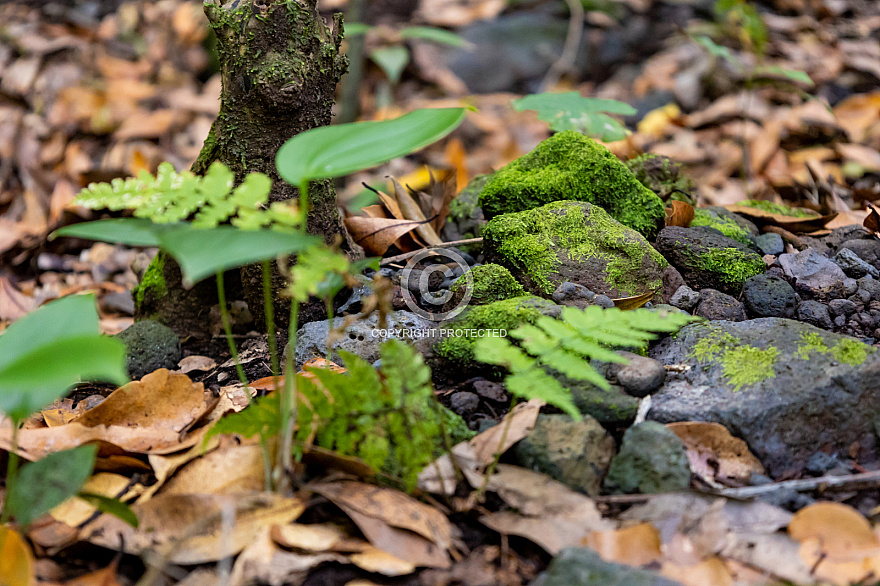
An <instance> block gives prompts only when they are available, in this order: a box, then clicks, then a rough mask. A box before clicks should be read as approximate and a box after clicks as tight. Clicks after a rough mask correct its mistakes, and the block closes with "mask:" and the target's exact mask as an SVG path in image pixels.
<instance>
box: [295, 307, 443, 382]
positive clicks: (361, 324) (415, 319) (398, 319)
mask: <svg viewBox="0 0 880 586" xmlns="http://www.w3.org/2000/svg"><path fill="white" fill-rule="evenodd" d="M344 320H345V318H342V317H337V318H334V320H333V328H334V329H335V328H340V327H342V325H343V324H344V323H345V321H344ZM436 327H437V325H436V324H435V323H434V322H432V321H428V320H426V319H423V318H421V317H419V316H418V315H416V314H414V313H410V312H408V311H395V312H393V313H391V314H390V315H389V316H388V320H387V325H386V326H385V329H379V316H378V315H376V314H375V313H374V314H373V315H371V316H370V317H369V318H368V319H365V320H357V321H355V322H353V323H352V324H350V325H349V326H348V327H346V328H345V331H344V332H343V335H342V336H341V337H340V338H338V339H337V340H336V341H334V342H333V349H332V350H333V351H332V356H331V357H329V358H330V360H333V361H334V362H338V361H339V354H338V353H337V352H338V351H339V350H345V351H347V352H351V353H353V354H357V355H358V356H360V357H361V358H363V359H364V360H366V361H367V362H370V363H372V362H375V361H376V360H378V359H379V345H380V344H381V343H382V342H384V341H385V340H387V339H388V335H387V334H389V332H390V331H391V330H398V335H397V336H394V337H402V338H403V339H407V340H409V339H411V340H412V342H413V345H414V346H415V348H416V350H418V351H419V352H421V353H422V354H429V352H430V349H431V345H432V344H433V343H434V342H435V341H436V337H434V338H432V337H427V336H425V337H422V336H420V335H419V332H429V333H430V334H433V335H437V333H438V331H437V330H436V329H435V328H436ZM401 330H405V331H407V332H409V334H407V335H405V336H400V335H399V333H400V331H401ZM329 332H330V324H329V321H328V320H326V319H325V320H321V321H313V322H310V323H307V324H306V325H304V326H303V327H301V328H300V329H299V331H298V332H297V333H296V353H295V354H294V358H295V361H296V368H297V370H299V369H301V368H302V365H303V364H305V363H306V362H308V361H309V360H311V359H312V358H319V357H320V358H328V356H327V336H328V334H329ZM407 336H408V337H407Z"/></svg>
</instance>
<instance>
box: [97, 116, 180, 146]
mask: <svg viewBox="0 0 880 586" xmlns="http://www.w3.org/2000/svg"><path fill="white" fill-rule="evenodd" d="M177 117H178V115H177V113H176V112H175V111H174V110H153V111H152V112H140V113H137V114H135V115H132V116H128V117H126V118H125V120H124V122H123V123H122V125H121V126H120V127H119V129H118V130H117V131H116V132H115V133H114V135H113V136H114V138H116V140H131V139H133V138H159V137H160V136H163V135H164V134H166V133H167V132H168V131H169V130H170V129H171V125H172V124H174V122H175V121H176V120H177Z"/></svg>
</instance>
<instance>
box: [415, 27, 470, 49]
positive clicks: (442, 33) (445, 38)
mask: <svg viewBox="0 0 880 586" xmlns="http://www.w3.org/2000/svg"><path fill="white" fill-rule="evenodd" d="M400 38H401V39H423V40H425V41H434V42H435V43H441V44H444V45H450V46H452V47H471V46H473V45H472V44H471V43H468V42H467V41H466V40H464V38H462V37H461V36H459V35H457V34H455V33H453V32H449V31H448V30H445V29H442V28H436V27H433V26H408V27H405V28H402V29H400Z"/></svg>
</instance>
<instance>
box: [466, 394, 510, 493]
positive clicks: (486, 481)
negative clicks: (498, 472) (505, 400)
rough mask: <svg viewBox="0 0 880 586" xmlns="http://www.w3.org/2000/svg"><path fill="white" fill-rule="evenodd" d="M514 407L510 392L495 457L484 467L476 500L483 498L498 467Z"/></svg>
mask: <svg viewBox="0 0 880 586" xmlns="http://www.w3.org/2000/svg"><path fill="white" fill-rule="evenodd" d="M514 407H516V395H513V394H511V396H510V409H508V411H507V415H506V416H505V421H504V429H502V430H501V440H500V441H499V442H498V449H497V450H495V458H493V459H492V463H491V464H489V467H488V468H486V472H485V474H484V475H483V484H482V485H481V486H480V490H478V491H477V494H476V497H475V501H476V502H480V501H481V500H482V499H483V495H484V494H486V489H487V488H488V487H489V479H490V478H491V477H492V475H493V474H495V468H497V467H498V462H499V460H501V452H502V450H503V449H504V442H506V441H507V432H508V431H510V425H511V423H513V408H514Z"/></svg>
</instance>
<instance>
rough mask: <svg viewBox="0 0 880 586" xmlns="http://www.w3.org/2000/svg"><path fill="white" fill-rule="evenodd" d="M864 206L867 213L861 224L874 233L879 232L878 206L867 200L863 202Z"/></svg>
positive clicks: (879, 214) (879, 215)
mask: <svg viewBox="0 0 880 586" xmlns="http://www.w3.org/2000/svg"><path fill="white" fill-rule="evenodd" d="M865 206H867V208H868V215H867V216H866V217H865V219H864V220H863V221H862V225H863V226H864V227H865V228H867V229H868V230H870V231H871V232H873V233H874V234H880V208H878V207H877V206H875V205H874V204H873V203H871V202H869V201H866V202H865Z"/></svg>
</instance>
